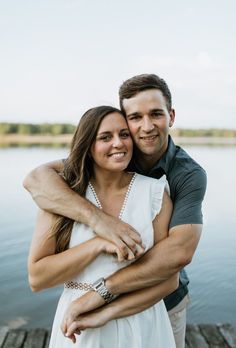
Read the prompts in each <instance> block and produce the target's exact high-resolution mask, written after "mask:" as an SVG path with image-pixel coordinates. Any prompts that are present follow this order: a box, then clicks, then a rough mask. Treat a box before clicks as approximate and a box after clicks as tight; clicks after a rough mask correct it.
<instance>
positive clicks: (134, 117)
mask: <svg viewBox="0 0 236 348" xmlns="http://www.w3.org/2000/svg"><path fill="white" fill-rule="evenodd" d="M139 118H140V116H138V115H136V116H131V117H130V118H129V120H131V121H132V120H134V121H136V120H138V119H139Z"/></svg>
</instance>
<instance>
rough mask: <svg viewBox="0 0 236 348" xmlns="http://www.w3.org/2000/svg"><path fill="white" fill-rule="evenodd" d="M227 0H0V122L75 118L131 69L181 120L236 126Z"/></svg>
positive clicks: (185, 124)
mask: <svg viewBox="0 0 236 348" xmlns="http://www.w3.org/2000/svg"><path fill="white" fill-rule="evenodd" d="M235 13H236V1H234V0H224V1H222V0H198V1H196V0H178V1H176V0H165V1H163V0H161V1H160V0H145V1H144V0H142V1H139V0H119V1H114V0H99V1H95V0H93V1H92V0H40V1H36V0H21V1H19V0H5V1H4V0H0V122H4V121H5V122H28V123H41V122H49V123H51V122H52V123H53V122H66V123H74V124H77V123H78V121H79V119H80V117H81V116H82V114H83V113H84V112H85V111H86V110H87V109H88V108H90V107H93V106H97V105H101V104H108V105H113V106H118V89H119V86H120V85H121V83H122V82H123V81H124V80H126V79H128V78H130V77H132V76H134V75H137V74H141V73H155V74H157V75H159V76H161V77H162V78H164V79H165V80H166V82H167V83H168V85H169V87H170V89H171V92H172V97H173V106H174V108H175V111H176V121H175V126H176V127H181V128H212V127H214V128H229V129H236V98H235V96H234V93H235V92H236V63H235V62H236V44H235V42H236V41H235V37H236V21H235Z"/></svg>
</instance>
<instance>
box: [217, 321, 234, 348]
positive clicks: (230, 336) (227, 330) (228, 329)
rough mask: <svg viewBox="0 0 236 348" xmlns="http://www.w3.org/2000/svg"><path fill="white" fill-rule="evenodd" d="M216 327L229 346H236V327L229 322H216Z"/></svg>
mask: <svg viewBox="0 0 236 348" xmlns="http://www.w3.org/2000/svg"><path fill="white" fill-rule="evenodd" d="M217 326H218V329H219V331H220V333H221V335H222V336H223V337H224V339H225V340H226V342H227V343H228V346H229V347H230V348H236V327H235V326H234V327H233V326H232V325H230V324H218V325H217Z"/></svg>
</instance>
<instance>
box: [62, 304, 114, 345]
mask: <svg viewBox="0 0 236 348" xmlns="http://www.w3.org/2000/svg"><path fill="white" fill-rule="evenodd" d="M109 320H110V315H109V310H106V307H103V308H99V309H96V310H95V311H93V312H90V313H85V314H82V315H80V316H78V317H77V318H76V320H75V321H73V322H72V323H71V324H70V326H69V327H68V329H67V333H66V337H68V338H69V339H71V340H72V341H73V343H75V342H76V336H75V335H80V334H81V331H84V330H86V329H94V328H97V327H101V326H103V325H105V324H106V323H107V322H108V321H109Z"/></svg>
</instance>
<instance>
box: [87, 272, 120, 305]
mask: <svg viewBox="0 0 236 348" xmlns="http://www.w3.org/2000/svg"><path fill="white" fill-rule="evenodd" d="M92 288H93V290H94V291H96V292H97V293H98V294H99V295H100V296H101V297H102V298H103V300H104V301H105V302H106V303H110V302H111V301H113V300H114V299H115V298H116V297H117V296H116V295H114V294H112V293H111V292H110V291H109V290H108V288H107V287H106V283H105V279H104V278H99V279H98V280H96V281H95V282H94V283H93V284H92Z"/></svg>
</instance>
